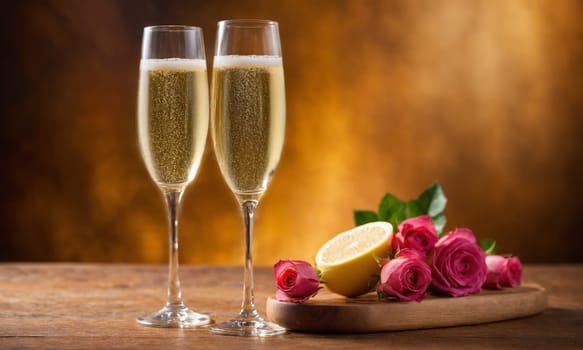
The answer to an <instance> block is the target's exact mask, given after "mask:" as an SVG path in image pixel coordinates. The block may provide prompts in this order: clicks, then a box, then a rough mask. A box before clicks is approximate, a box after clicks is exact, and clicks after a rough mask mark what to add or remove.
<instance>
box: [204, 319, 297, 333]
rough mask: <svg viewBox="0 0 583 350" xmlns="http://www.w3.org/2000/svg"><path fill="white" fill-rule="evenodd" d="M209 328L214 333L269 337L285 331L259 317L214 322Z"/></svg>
mask: <svg viewBox="0 0 583 350" xmlns="http://www.w3.org/2000/svg"><path fill="white" fill-rule="evenodd" d="M209 329H210V331H211V332H213V333H216V334H223V335H236V336H243V337H271V336H274V335H278V334H283V333H285V332H286V330H285V328H283V327H281V326H280V325H277V324H275V323H272V322H267V321H265V320H263V319H262V318H261V317H257V318H253V319H242V318H239V319H235V320H230V321H227V322H222V323H217V324H214V325H212V326H210V327H209Z"/></svg>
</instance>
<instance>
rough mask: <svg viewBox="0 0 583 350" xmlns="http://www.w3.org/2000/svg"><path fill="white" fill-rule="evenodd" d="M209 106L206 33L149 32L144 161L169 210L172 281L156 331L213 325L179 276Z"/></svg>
mask: <svg viewBox="0 0 583 350" xmlns="http://www.w3.org/2000/svg"><path fill="white" fill-rule="evenodd" d="M208 119H209V102H208V79H207V69H206V58H205V53H204V44H203V37H202V29H200V28H197V27H189V26H174V25H172V26H153V27H146V28H144V34H143V42H142V58H141V61H140V83H139V93H138V131H139V143H140V149H141V151H142V152H141V153H142V157H143V158H144V161H145V163H146V168H147V169H148V172H149V173H150V176H151V177H152V179H153V180H154V182H155V183H156V185H158V187H159V188H160V190H161V191H162V193H163V195H164V197H165V199H166V204H167V208H168V216H169V223H170V230H169V231H170V232H169V245H170V247H169V274H168V275H169V277H168V295H167V301H166V305H165V306H164V307H163V308H162V309H161V310H159V311H157V312H154V313H152V314H149V315H146V316H143V317H140V318H138V319H137V321H138V323H140V324H142V325H146V326H154V327H178V328H186V327H196V326H202V325H206V324H209V323H210V322H211V320H210V317H209V316H208V315H206V314H201V313H197V312H194V311H191V310H189V309H188V308H187V307H186V306H185V305H184V303H183V301H182V291H181V288H180V279H179V277H178V216H179V213H180V204H181V199H182V194H183V193H184V190H185V188H186V186H187V185H188V184H189V183H190V182H191V181H192V180H193V179H194V177H195V175H196V172H197V170H198V167H199V165H200V161H201V158H202V154H203V151H204V146H205V142H206V137H207V133H208Z"/></svg>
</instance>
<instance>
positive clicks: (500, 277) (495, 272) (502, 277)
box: [483, 255, 522, 289]
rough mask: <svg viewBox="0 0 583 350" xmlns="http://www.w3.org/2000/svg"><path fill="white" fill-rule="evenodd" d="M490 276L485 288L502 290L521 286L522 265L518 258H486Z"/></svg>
mask: <svg viewBox="0 0 583 350" xmlns="http://www.w3.org/2000/svg"><path fill="white" fill-rule="evenodd" d="M486 265H487V266H488V276H487V277H486V282H485V283H484V286H483V287H484V288H488V289H501V288H503V287H517V286H520V280H521V278H522V264H521V263H520V259H518V257H517V256H513V257H510V258H505V257H503V256H500V255H488V256H486Z"/></svg>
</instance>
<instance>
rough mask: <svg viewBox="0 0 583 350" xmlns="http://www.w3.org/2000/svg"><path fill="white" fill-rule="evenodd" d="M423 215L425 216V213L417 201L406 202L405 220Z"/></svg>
mask: <svg viewBox="0 0 583 350" xmlns="http://www.w3.org/2000/svg"><path fill="white" fill-rule="evenodd" d="M423 214H425V211H424V210H423V209H422V206H421V203H420V202H419V201H418V200H417V199H412V200H410V201H408V202H407V218H413V217H415V216H419V215H423Z"/></svg>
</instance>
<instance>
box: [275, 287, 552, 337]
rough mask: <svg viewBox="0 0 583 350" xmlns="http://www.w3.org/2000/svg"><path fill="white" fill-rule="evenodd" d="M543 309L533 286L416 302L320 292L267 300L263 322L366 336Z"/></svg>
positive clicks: (543, 295)
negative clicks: (299, 299)
mask: <svg viewBox="0 0 583 350" xmlns="http://www.w3.org/2000/svg"><path fill="white" fill-rule="evenodd" d="M546 305H547V293H546V290H545V289H544V288H542V287H541V286H538V285H532V284H531V285H523V286H521V287H517V288H507V289H502V290H482V291H481V292H480V293H478V294H474V295H469V296H465V297H460V298H452V297H448V296H437V295H432V294H429V293H428V294H427V295H426V296H425V299H423V301H422V302H420V303H418V302H415V301H413V302H399V301H395V300H383V301H379V300H378V299H377V297H376V294H375V293H369V294H366V295H364V296H361V297H358V298H354V299H350V298H345V297H342V296H340V295H337V294H333V293H330V292H329V291H327V290H325V289H322V290H321V291H320V292H319V293H318V295H317V296H316V297H315V298H312V299H310V300H308V301H307V302H306V303H304V304H296V303H286V302H280V301H277V300H276V299H275V298H273V297H270V298H268V300H267V319H268V320H270V321H272V322H275V323H278V324H280V325H282V326H283V327H285V328H287V329H289V330H293V331H301V332H322V333H324V332H328V333H365V332H382V331H396V330H406V329H422V328H439V327H451V326H460V325H471V324H479V323H486V322H493V321H502V320H508V319H512V318H518V317H525V316H530V315H534V314H538V313H540V312H542V311H543V310H544V309H545V307H546Z"/></svg>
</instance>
